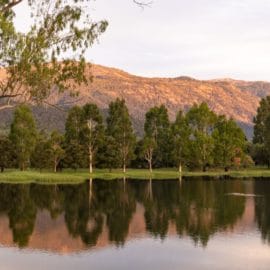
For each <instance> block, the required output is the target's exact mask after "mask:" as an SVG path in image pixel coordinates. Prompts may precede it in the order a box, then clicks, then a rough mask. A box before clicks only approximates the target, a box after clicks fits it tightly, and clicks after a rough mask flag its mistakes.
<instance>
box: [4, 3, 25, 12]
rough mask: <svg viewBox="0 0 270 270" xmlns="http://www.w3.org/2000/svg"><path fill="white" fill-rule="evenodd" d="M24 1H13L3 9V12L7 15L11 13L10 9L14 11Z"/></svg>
mask: <svg viewBox="0 0 270 270" xmlns="http://www.w3.org/2000/svg"><path fill="white" fill-rule="evenodd" d="M22 1H23V0H13V1H11V2H10V3H8V4H6V5H5V6H4V7H3V8H2V9H1V12H2V13H5V12H7V11H9V10H10V9H12V8H13V7H14V6H16V5H18V4H20V3H21V2H22Z"/></svg>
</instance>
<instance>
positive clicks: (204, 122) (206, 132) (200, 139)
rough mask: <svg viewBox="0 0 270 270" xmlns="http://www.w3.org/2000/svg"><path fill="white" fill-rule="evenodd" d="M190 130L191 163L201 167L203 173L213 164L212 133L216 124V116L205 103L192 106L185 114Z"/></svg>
mask: <svg viewBox="0 0 270 270" xmlns="http://www.w3.org/2000/svg"><path fill="white" fill-rule="evenodd" d="M186 117H187V121H188V123H189V126H190V128H191V138H192V156H193V159H192V161H193V162H192V163H193V164H194V165H195V166H200V167H202V169H203V171H205V170H206V168H207V166H209V165H210V164H212V162H213V148H214V141H213V138H212V132H213V129H214V125H215V122H216V118H217V116H216V114H215V113H214V112H213V111H211V110H210V109H209V107H208V105H207V104H206V103H204V102H203V103H201V104H200V105H197V104H195V105H193V106H192V107H191V108H190V110H189V111H188V112H187V114H186Z"/></svg>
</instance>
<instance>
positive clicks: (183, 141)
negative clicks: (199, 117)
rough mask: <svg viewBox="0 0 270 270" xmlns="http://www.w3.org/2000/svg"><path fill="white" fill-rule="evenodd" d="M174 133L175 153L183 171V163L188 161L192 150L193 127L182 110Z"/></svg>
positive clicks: (174, 127) (180, 170) (173, 128)
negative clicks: (191, 127)
mask: <svg viewBox="0 0 270 270" xmlns="http://www.w3.org/2000/svg"><path fill="white" fill-rule="evenodd" d="M172 134H173V146H174V150H173V155H174V160H175V162H176V163H177V165H178V170H179V173H180V174H181V173H182V165H183V163H187V160H188V158H189V152H190V136H191V129H190V127H189V125H188V123H187V119H186V117H185V115H184V114H183V112H182V111H179V112H178V114H177V116H176V119H175V122H174V123H173V125H172Z"/></svg>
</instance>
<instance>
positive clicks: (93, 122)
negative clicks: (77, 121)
mask: <svg viewBox="0 0 270 270" xmlns="http://www.w3.org/2000/svg"><path fill="white" fill-rule="evenodd" d="M82 121H83V122H82V125H83V127H82V140H83V144H84V145H85V146H86V147H87V152H88V161H89V172H90V173H92V172H93V162H94V158H95V154H96V152H97V150H98V147H100V145H101V142H102V140H103V137H104V126H103V119H102V115H101V113H100V111H99V109H98V107H97V105H95V104H86V105H84V107H83V119H82Z"/></svg>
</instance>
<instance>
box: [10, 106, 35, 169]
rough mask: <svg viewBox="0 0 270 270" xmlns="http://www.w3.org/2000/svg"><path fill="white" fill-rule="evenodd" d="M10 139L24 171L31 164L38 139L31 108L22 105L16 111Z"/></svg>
mask: <svg viewBox="0 0 270 270" xmlns="http://www.w3.org/2000/svg"><path fill="white" fill-rule="evenodd" d="M9 138H10V140H11V142H12V143H13V145H14V148H15V151H16V158H17V161H18V164H19V167H20V169H21V170H22V171H24V170H25V169H26V167H27V165H29V163H30V157H31V154H32V153H33V151H34V149H35V145H36V139H37V129H36V122H35V119H34V117H33V114H32V111H31V110H30V108H29V107H27V106H25V105H21V106H19V107H18V108H17V109H16V110H15V112H14V118H13V121H12V123H11V127H10V135H9Z"/></svg>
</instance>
